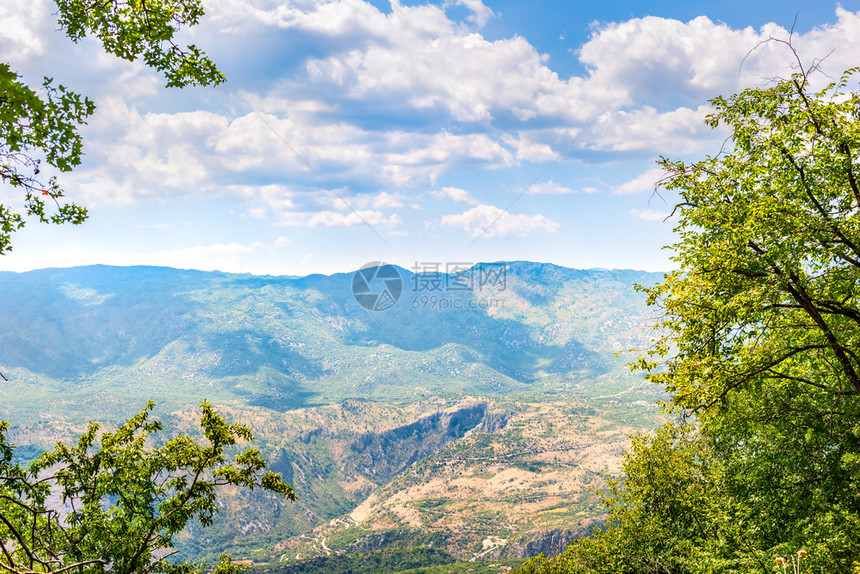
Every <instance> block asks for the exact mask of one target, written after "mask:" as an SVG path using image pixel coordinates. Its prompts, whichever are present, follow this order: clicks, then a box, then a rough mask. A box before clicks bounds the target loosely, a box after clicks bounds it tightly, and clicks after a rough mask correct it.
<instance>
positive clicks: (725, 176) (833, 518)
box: [530, 68, 860, 573]
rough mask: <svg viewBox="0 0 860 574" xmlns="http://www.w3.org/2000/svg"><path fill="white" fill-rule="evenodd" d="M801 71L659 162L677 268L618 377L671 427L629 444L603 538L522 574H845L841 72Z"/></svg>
mask: <svg viewBox="0 0 860 574" xmlns="http://www.w3.org/2000/svg"><path fill="white" fill-rule="evenodd" d="M812 73H815V70H812V71H804V70H802V69H801V71H800V72H798V73H796V74H794V75H793V76H792V77H791V78H790V79H788V80H784V81H778V82H775V83H774V84H773V85H771V86H769V87H765V88H755V89H748V90H744V91H743V92H741V93H739V94H737V95H734V96H731V97H729V98H722V97H720V98H716V99H714V100H712V104H713V105H714V107H715V111H714V113H713V114H712V115H710V116H709V117H708V120H707V121H708V124H709V125H710V126H712V127H716V126H719V125H724V126H726V127H728V128H729V129H730V130H731V141H730V142H727V145H726V146H725V149H724V150H723V151H721V152H720V153H719V154H717V155H715V156H713V157H708V158H706V159H704V160H702V161H697V162H693V163H687V162H683V161H673V160H670V159H667V158H663V159H662V160H661V161H660V164H661V165H662V167H663V168H664V169H665V170H666V172H667V174H668V175H667V177H666V179H665V180H664V182H663V186H664V187H665V188H666V189H668V190H673V191H675V192H677V193H678V194H679V196H680V202H679V204H678V206H677V207H676V210H675V215H676V216H677V218H678V219H677V221H678V223H677V227H676V231H677V233H678V236H679V241H678V243H677V244H676V245H674V246H673V249H674V261H675V262H676V263H677V265H678V270H677V271H675V272H672V273H669V274H667V275H666V277H665V281H664V282H662V283H661V284H659V285H657V286H655V287H653V288H649V289H645V291H646V292H647V295H648V301H649V303H650V304H651V305H654V306H656V307H658V308H659V309H660V310H661V312H662V319H661V320H660V321H659V323H658V325H657V329H658V331H657V332H658V333H660V338H659V339H658V340H657V341H656V342H655V345H654V346H653V347H652V348H651V349H650V350H648V351H647V352H646V353H645V354H644V355H643V356H642V357H641V358H640V359H639V361H638V363H637V364H636V366H637V367H639V368H642V369H645V370H646V371H647V372H648V375H647V376H648V378H649V379H650V380H651V381H653V382H655V383H657V384H661V385H664V386H665V387H666V389H667V390H668V391H669V393H670V395H669V397H670V398H669V399H668V402H667V404H666V409H667V412H668V413H669V414H670V415H672V416H673V417H674V419H675V420H676V423H674V424H671V425H669V426H668V427H667V428H666V429H664V430H662V431H660V432H658V433H657V434H656V435H655V436H652V437H639V438H637V439H636V440H634V443H633V447H632V449H631V451H630V453H629V454H628V455H627V458H626V461H625V465H624V471H625V474H626V478H625V479H624V480H623V484H622V483H616V484H615V487H614V488H613V490H612V491H611V492H610V493H609V494H608V495H607V498H606V503H607V505H608V507H609V509H610V515H609V522H608V524H609V525H610V526H609V527H608V528H607V529H606V530H605V531H603V532H599V533H596V534H595V536H594V537H593V538H592V539H589V540H586V541H583V542H582V543H580V544H576V545H574V546H573V547H571V549H569V551H568V552H567V553H566V555H565V556H563V557H562V558H560V559H559V560H557V561H554V562H547V563H545V564H543V566H539V565H537V564H532V565H531V566H530V568H532V569H534V570H538V571H541V572H643V573H644V572H664V573H678V572H772V571H774V569H775V567H777V566H779V564H780V563H778V562H777V560H782V562H781V563H782V564H786V563H788V562H787V561H789V560H791V559H794V560H801V559H802V560H803V571H804V572H822V573H825V572H826V573H836V572H855V571H860V559H858V556H860V180H858V178H860V112H858V110H860V95H858V92H857V89H856V80H857V73H858V69H856V68H855V69H851V70H848V71H847V72H845V74H844V75H843V76H842V77H841V78H840V80H839V81H838V82H835V83H832V84H830V85H829V86H827V87H826V88H825V89H823V90H821V91H813V90H812V88H811V87H810V79H811V74H812ZM798 553H800V554H798ZM608 565H612V566H611V567H610V566H608ZM553 568H555V570H553ZM780 571H781V570H780Z"/></svg>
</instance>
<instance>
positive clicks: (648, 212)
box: [630, 208, 669, 221]
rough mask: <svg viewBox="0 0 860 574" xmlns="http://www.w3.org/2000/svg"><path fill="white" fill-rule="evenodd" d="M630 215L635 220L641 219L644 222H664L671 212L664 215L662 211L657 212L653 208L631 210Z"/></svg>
mask: <svg viewBox="0 0 860 574" xmlns="http://www.w3.org/2000/svg"><path fill="white" fill-rule="evenodd" d="M630 215H632V216H633V218H634V219H641V220H643V221H664V220H665V219H666V218H667V217H669V212H665V213H664V212H662V211H655V210H653V209H651V208H648V209H631V210H630Z"/></svg>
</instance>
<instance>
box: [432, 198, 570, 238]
mask: <svg viewBox="0 0 860 574" xmlns="http://www.w3.org/2000/svg"><path fill="white" fill-rule="evenodd" d="M440 223H441V225H443V226H445V227H453V228H455V229H463V230H465V231H466V232H467V233H469V235H471V236H472V237H482V236H483V237H499V238H504V237H524V236H526V235H528V234H529V233H531V232H532V231H547V232H550V233H555V232H557V231H558V230H559V229H560V228H561V226H560V225H559V224H558V223H556V222H554V221H552V220H551V219H549V218H547V217H544V216H543V215H525V214H519V215H513V214H511V213H508V212H506V211H504V210H503V209H500V208H498V207H495V206H493V205H485V204H481V205H478V206H476V207H473V208H472V209H470V210H468V211H464V212H463V213H458V214H452V215H445V216H444V217H442V220H441V222H440Z"/></svg>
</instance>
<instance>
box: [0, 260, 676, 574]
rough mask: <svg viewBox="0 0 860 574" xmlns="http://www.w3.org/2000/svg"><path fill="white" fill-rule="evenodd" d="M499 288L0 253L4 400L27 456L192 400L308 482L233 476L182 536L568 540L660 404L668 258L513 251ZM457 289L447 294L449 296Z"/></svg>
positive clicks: (515, 548)
mask: <svg viewBox="0 0 860 574" xmlns="http://www.w3.org/2000/svg"><path fill="white" fill-rule="evenodd" d="M504 265H505V269H506V281H505V285H504V289H500V290H497V291H496V292H494V293H493V294H492V297H493V300H494V301H496V302H497V303H498V304H496V305H494V306H486V308H482V307H481V306H480V305H474V306H473V307H474V308H470V306H469V305H468V304H465V303H468V301H469V300H473V299H476V298H478V297H479V296H481V295H480V294H479V293H476V292H471V291H458V292H456V293H449V294H447V295H446V296H448V297H454V298H459V299H456V300H461V301H463V302H464V305H462V306H461V308H459V309H454V308H450V309H447V310H441V309H420V308H419V309H416V308H415V307H414V306H413V305H410V304H408V303H409V301H410V300H411V299H410V298H414V297H416V296H417V294H416V293H411V292H410V291H409V286H410V285H414V284H418V281H415V280H414V279H415V278H414V277H413V276H412V275H410V273H409V272H408V271H406V270H399V273H401V275H402V276H403V279H404V281H403V282H404V285H405V286H406V287H405V291H404V294H403V297H402V298H401V301H400V302H399V303H400V304H399V305H395V306H394V307H392V308H390V309H387V310H385V311H368V310H366V309H364V308H362V307H361V306H360V305H358V304H357V302H356V299H355V298H354V297H353V293H352V291H351V285H352V280H353V276H352V274H342V275H334V276H311V277H304V278H291V277H255V276H249V275H230V274H223V273H203V272H197V271H182V270H175V269H166V268H113V267H101V266H98V267H90V268H72V269H49V270H41V271H34V272H29V273H23V274H13V273H0V288H2V290H3V293H4V299H3V306H2V309H0V325H2V327H0V349H2V355H0V370H2V372H3V373H4V374H5V375H6V376H7V378H8V379H9V381H8V382H3V383H2V385H3V392H2V395H0V396H2V399H0V419H2V420H8V421H9V422H10V423H11V428H10V433H9V436H10V439H11V440H12V441H13V442H14V443H16V444H17V445H19V446H20V448H19V456H22V457H25V458H26V457H27V456H35V455H36V454H37V453H38V452H39V451H40V450H43V449H46V448H48V447H49V446H50V445H51V444H52V443H53V442H55V441H57V440H70V439H72V438H74V437H75V436H76V435H77V434H78V433H80V432H81V431H82V430H83V427H84V424H85V423H86V422H87V421H89V420H98V421H99V422H101V423H103V424H104V425H106V426H107V427H108V428H109V427H110V426H111V425H114V424H116V423H117V422H119V421H121V420H123V419H124V418H127V417H128V416H131V415H132V414H134V413H135V412H137V411H139V410H140V408H142V406H143V404H144V403H145V401H146V400H149V399H152V400H154V401H156V403H157V404H158V408H157V411H156V413H157V415H158V416H159V418H160V419H162V420H163V421H164V424H165V429H166V431H165V435H166V436H170V435H171V434H175V433H177V432H182V433H187V434H192V435H194V434H195V433H197V432H198V431H197V427H196V420H197V419H196V416H197V415H196V410H195V408H196V406H197V404H198V403H199V401H200V400H202V399H207V400H209V401H210V402H212V403H213V404H215V405H216V406H217V408H218V410H219V412H221V413H223V414H224V415H225V416H226V417H227V418H228V419H230V420H235V421H241V422H244V423H246V424H248V425H249V426H250V427H251V428H252V429H254V433H255V438H256V440H255V445H256V446H257V447H258V448H259V449H260V451H261V452H262V453H263V455H264V456H266V457H267V459H268V461H269V466H270V467H271V468H272V469H273V470H275V471H276V472H279V473H281V475H282V476H283V477H284V479H285V480H286V481H287V482H290V483H291V484H292V485H293V486H294V488H295V489H296V492H297V494H298V500H297V502H295V503H283V502H280V501H277V500H275V499H273V498H272V497H270V496H267V495H261V494H258V493H248V492H241V493H240V492H231V491H227V492H225V493H224V495H223V496H222V498H221V499H220V500H221V509H220V513H219V514H218V515H217V516H216V519H215V523H214V524H213V525H212V526H211V527H208V528H202V527H200V526H199V525H197V524H195V525H193V526H192V527H190V528H189V529H187V530H186V531H185V532H183V533H182V534H181V535H180V537H179V538H178V546H179V548H180V550H181V555H180V556H181V557H184V558H193V559H199V558H203V559H206V560H208V561H212V560H214V559H216V558H217V556H218V555H219V554H220V553H221V552H222V551H225V550H227V551H230V552H231V553H233V554H234V555H235V556H237V557H239V558H242V559H244V560H247V561H249V562H252V563H256V564H259V565H271V566H276V565H283V564H287V563H290V562H291V561H295V560H300V559H307V558H309V557H313V556H327V555H334V554H337V553H341V552H345V553H356V552H369V551H376V550H380V549H384V548H390V547H416V546H424V547H428V546H429V547H433V548H439V549H442V550H445V551H446V552H449V553H450V554H452V555H453V556H455V557H456V558H457V559H459V560H476V559H477V560H493V559H504V558H514V557H525V556H533V555H536V554H539V553H541V552H544V553H546V554H555V553H558V552H559V551H561V550H562V549H563V548H564V547H565V546H566V544H567V543H568V542H569V541H570V540H571V539H572V538H574V537H576V536H578V535H580V534H582V533H584V532H586V531H587V530H588V528H590V527H591V526H594V525H596V524H599V523H600V520H601V516H602V509H601V508H600V506H599V504H598V496H597V494H596V490H595V489H600V488H601V487H602V486H603V485H604V481H605V478H604V476H605V474H609V475H612V474H613V473H615V472H616V471H617V468H618V463H619V460H620V457H621V455H622V453H623V452H624V450H625V448H626V446H627V444H628V443H627V437H628V435H629V434H631V433H634V432H640V431H648V430H650V429H652V428H654V427H655V426H657V425H658V424H660V421H661V417H660V414H659V412H658V409H657V408H656V407H655V406H654V402H655V400H656V399H657V398H659V394H658V392H657V390H656V389H653V388H651V386H650V385H649V384H647V383H645V382H644V381H643V380H642V379H641V378H640V377H639V376H636V375H632V374H630V372H629V371H628V370H627V368H626V367H625V363H626V362H627V361H629V360H630V359H631V358H632V354H631V353H625V351H628V350H630V349H634V348H637V347H641V346H643V345H645V344H647V342H648V331H647V326H648V324H649V322H650V318H649V317H648V315H647V313H648V311H647V310H646V309H645V306H644V301H643V297H642V295H641V294H639V293H637V292H636V291H635V290H634V289H633V285H634V284H635V283H643V284H650V283H652V282H654V281H656V280H657V279H659V275H658V274H648V273H642V272H634V271H604V270H590V271H578V270H572V269H565V268H561V267H556V266H552V265H544V264H537V263H528V262H513V263H505V264H504ZM452 300H454V299H452Z"/></svg>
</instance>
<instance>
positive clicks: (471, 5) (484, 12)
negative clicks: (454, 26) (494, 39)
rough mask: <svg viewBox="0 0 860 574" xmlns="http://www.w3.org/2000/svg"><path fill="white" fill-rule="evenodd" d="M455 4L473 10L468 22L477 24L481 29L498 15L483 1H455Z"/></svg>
mask: <svg viewBox="0 0 860 574" xmlns="http://www.w3.org/2000/svg"><path fill="white" fill-rule="evenodd" d="M449 1H450V0H449ZM454 3H455V4H457V5H460V6H465V7H466V8H468V9H469V10H471V11H472V15H471V16H469V17H468V20H469V21H470V22H474V23H475V24H477V25H478V27H479V28H480V27H483V26H484V24H486V23H487V20H489V19H490V18H492V17H493V16H495V15H496V14H495V12H493V11H492V10H491V9H490V8H488V7H487V6H485V5H484V3H483V2H481V0H455V1H454Z"/></svg>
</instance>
